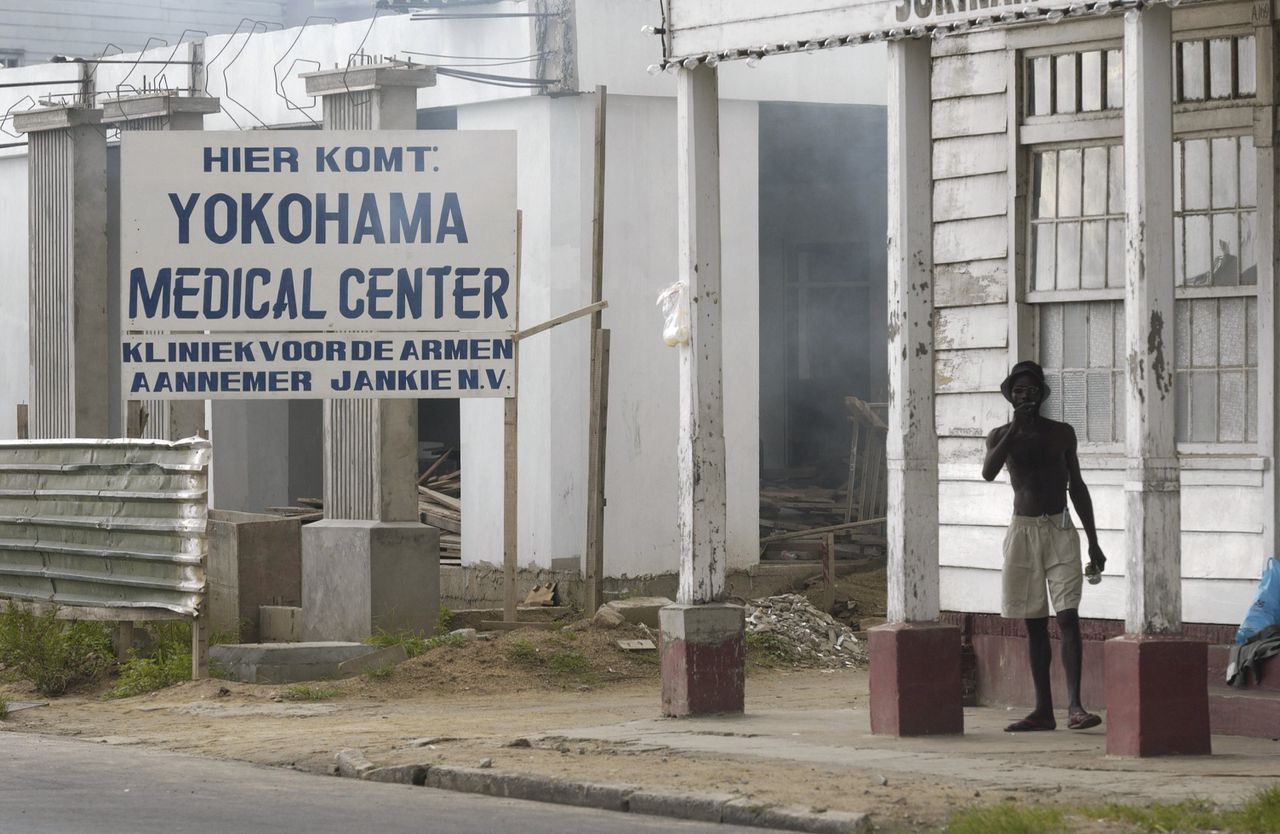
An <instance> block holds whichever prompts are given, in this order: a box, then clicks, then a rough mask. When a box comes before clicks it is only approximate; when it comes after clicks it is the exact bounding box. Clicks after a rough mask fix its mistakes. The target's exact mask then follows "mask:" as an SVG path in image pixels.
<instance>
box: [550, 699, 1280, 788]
mask: <svg viewBox="0 0 1280 834" xmlns="http://www.w3.org/2000/svg"><path fill="white" fill-rule="evenodd" d="M1024 711H1025V710H1023V709H1004V708H992V707H980V708H970V709H966V710H965V734H964V735H963V736H933V737H927V738H893V737H886V736H874V735H871V732H870V729H869V721H868V715H867V710H866V709H865V708H857V707H854V708H841V709H803V710H792V709H755V710H751V711H749V712H748V713H747V714H746V715H745V716H742V717H720V718H685V719H662V718H654V719H645V720H638V721H627V722H625V723H619V724H607V725H596V726H590V725H588V726H577V727H566V728H563V729H558V730H553V731H551V732H548V733H546V734H545V735H544V736H543V737H542V738H543V739H544V740H550V739H565V740H569V741H585V740H590V741H597V742H605V743H609V744H613V745H617V746H622V747H627V746H632V747H635V748H640V749H652V748H654V747H662V748H667V749H670V750H674V751H681V752H685V753H690V754H703V755H712V756H717V757H751V758H756V759H763V760H770V761H776V762H778V763H779V764H780V765H782V764H784V763H785V764H787V765H806V766H809V765H814V766H818V767H820V768H822V769H833V768H834V769H844V768H848V769H849V770H850V771H868V772H872V773H876V774H883V775H884V776H885V777H886V778H891V777H893V776H895V775H897V776H910V777H913V778H920V777H930V778H932V779H933V780H936V781H937V782H938V783H949V784H952V785H969V786H972V787H973V788H974V789H976V790H1000V791H1009V790H1022V791H1031V792H1035V793H1050V794H1059V795H1060V798H1061V799H1062V800H1064V801H1073V800H1075V801H1092V802H1098V801H1106V802H1110V801H1117V802H1126V801H1137V800H1141V801H1157V802H1176V801H1181V800H1186V799H1209V800H1213V801H1215V802H1219V803H1228V804H1230V803H1236V802H1242V801H1244V800H1246V799H1247V798H1249V797H1250V796H1251V795H1252V794H1254V793H1256V792H1257V791H1258V790H1259V789H1261V788H1264V787H1267V786H1269V785H1273V784H1275V783H1276V782H1278V781H1280V755H1277V754H1280V743H1277V742H1276V741H1269V740H1261V739H1252V738H1243V737H1237V736H1215V737H1214V739H1213V751H1214V752H1213V755H1212V756H1183V757H1167V758H1156V759H1122V758H1115V757H1110V756H1107V755H1106V723H1105V721H1104V723H1103V725H1102V726H1101V727H1098V728H1095V729H1093V730H1085V731H1081V732H1072V731H1070V730H1066V729H1064V728H1063V725H1064V724H1065V718H1062V717H1060V718H1059V720H1060V722H1061V723H1060V724H1059V729H1058V730H1055V731H1052V732H1036V733H1018V734H1015V733H1005V732H1003V727H1004V726H1005V725H1006V724H1008V723H1009V722H1011V721H1013V720H1015V719H1016V718H1018V717H1021V715H1022V714H1023V712H1024ZM1104 718H1105V716H1104ZM1277 733H1278V734H1280V728H1277Z"/></svg>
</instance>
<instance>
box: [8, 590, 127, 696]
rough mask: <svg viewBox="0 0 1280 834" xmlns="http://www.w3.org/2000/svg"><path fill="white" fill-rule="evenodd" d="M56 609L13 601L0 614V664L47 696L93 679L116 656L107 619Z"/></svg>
mask: <svg viewBox="0 0 1280 834" xmlns="http://www.w3.org/2000/svg"><path fill="white" fill-rule="evenodd" d="M57 614H58V612H57V611H56V610H55V609H53V608H50V609H49V610H48V611H47V612H46V613H44V614H36V613H35V612H34V611H33V610H32V609H31V608H30V607H28V606H25V605H22V604H20V603H18V602H13V601H11V602H10V603H9V605H8V607H7V608H6V609H5V610H4V612H3V613H0V663H3V664H4V665H6V666H8V667H10V668H12V669H13V670H14V671H15V672H16V673H17V674H18V675H19V676H20V677H21V678H23V679H25V680H28V681H30V682H31V683H32V684H34V685H35V687H36V689H37V690H38V691H39V692H40V693H41V694H43V695H51V696H52V695H61V694H63V693H64V692H66V691H67V690H68V689H69V688H70V687H72V686H75V685H76V684H80V683H85V682H88V681H91V680H93V679H94V678H97V677H98V676H99V675H101V674H102V673H103V672H104V671H106V670H107V668H109V667H110V666H111V664H112V662H113V659H114V657H115V653H114V651H113V650H112V648H111V632H110V630H109V629H108V627H107V625H106V624H104V623H89V622H81V621H77V620H59V619H58V618H57Z"/></svg>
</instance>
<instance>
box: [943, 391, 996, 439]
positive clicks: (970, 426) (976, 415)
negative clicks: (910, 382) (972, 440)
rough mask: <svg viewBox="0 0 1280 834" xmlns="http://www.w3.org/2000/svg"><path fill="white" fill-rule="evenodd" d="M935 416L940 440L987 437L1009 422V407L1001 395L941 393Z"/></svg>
mask: <svg viewBox="0 0 1280 834" xmlns="http://www.w3.org/2000/svg"><path fill="white" fill-rule="evenodd" d="M934 414H935V417H934V419H935V420H936V421H937V426H938V436H939V437H956V436H959V437H986V436H987V432H989V431H991V430H992V429H994V428H995V427H996V426H1001V425H1004V424H1005V423H1007V422H1008V421H1009V404H1008V403H1007V402H1005V399H1004V397H1002V396H1000V395H999V394H938V395H937V401H936V407H935V408H934Z"/></svg>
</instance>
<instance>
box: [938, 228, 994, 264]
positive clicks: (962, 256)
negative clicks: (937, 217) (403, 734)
mask: <svg viewBox="0 0 1280 834" xmlns="http://www.w3.org/2000/svg"><path fill="white" fill-rule="evenodd" d="M1008 254H1009V227H1008V221H1007V219H1006V218H1005V217H1004V216H1000V217H983V218H980V219H978V220H954V221H952V222H950V223H935V224H934V226H933V258H934V263H940V264H943V263H961V262H965V261H980V260H993V259H996V258H1003V257H1005V256H1006V255H1008Z"/></svg>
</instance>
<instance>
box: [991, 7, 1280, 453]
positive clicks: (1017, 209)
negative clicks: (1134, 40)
mask: <svg viewBox="0 0 1280 834" xmlns="http://www.w3.org/2000/svg"><path fill="white" fill-rule="evenodd" d="M1184 11H1185V12H1191V11H1192V9H1191V8H1188V9H1185V10H1182V9H1180V10H1179V12H1178V14H1175V17H1174V28H1175V31H1174V43H1175V47H1174V48H1175V49H1176V48H1177V47H1176V44H1177V43H1178V42H1180V41H1185V40H1195V39H1209V38H1219V37H1229V36H1240V35H1254V36H1255V42H1254V56H1255V61H1256V68H1255V95H1254V97H1253V98H1232V99H1218V100H1206V101H1196V102H1184V103H1178V104H1174V105H1173V119H1174V136H1175V138H1177V139H1186V138H1206V137H1208V138H1212V137H1223V136H1240V135H1252V136H1253V138H1254V146H1255V148H1256V149H1257V154H1258V161H1257V175H1258V188H1257V204H1258V205H1257V223H1258V237H1257V241H1256V243H1255V246H1256V247H1257V253H1256V255H1257V264H1258V265H1257V284H1256V285H1244V286H1232V287H1180V288H1178V290H1177V292H1176V295H1175V298H1176V300H1179V301H1181V300H1184V299H1192V298H1223V297H1240V296H1246V297H1256V298H1257V305H1258V322H1257V324H1258V330H1259V333H1258V346H1257V350H1258V355H1257V378H1258V391H1257V392H1256V396H1257V398H1258V401H1257V407H1256V411H1257V417H1256V419H1257V425H1256V426H1255V429H1254V431H1255V436H1256V437H1257V440H1256V441H1250V442H1212V443H1206V442H1180V443H1178V453H1179V456H1180V457H1187V456H1197V457H1201V458H1205V459H1213V458H1219V459H1224V458H1242V457H1243V458H1249V457H1259V456H1265V457H1270V456H1272V455H1273V453H1274V448H1275V443H1274V440H1273V433H1274V425H1275V415H1274V414H1273V413H1272V410H1273V409H1272V406H1271V403H1270V397H1269V396H1268V392H1270V391H1273V390H1275V385H1276V361H1275V355H1274V352H1275V336H1274V332H1273V331H1274V324H1275V316H1274V314H1273V310H1272V306H1273V298H1274V275H1273V269H1272V263H1271V262H1272V257H1273V256H1272V252H1273V247H1274V230H1273V226H1274V223H1275V214H1274V208H1273V205H1272V203H1273V193H1274V189H1273V187H1272V185H1271V183H1270V182H1269V177H1268V174H1267V172H1269V171H1271V170H1272V169H1273V164H1274V153H1273V149H1272V148H1271V147H1270V136H1269V135H1267V134H1268V132H1269V129H1270V121H1269V119H1267V118H1266V115H1267V114H1266V110H1267V105H1268V103H1269V99H1270V98H1271V95H1272V91H1271V85H1270V83H1269V82H1268V80H1266V79H1265V78H1264V75H1265V73H1269V72H1271V63H1272V60H1271V56H1270V54H1269V49H1270V47H1269V44H1268V43H1267V42H1266V37H1265V33H1267V32H1269V31H1270V30H1269V26H1270V21H1269V20H1267V21H1260V20H1257V19H1256V17H1255V15H1254V12H1253V7H1252V5H1251V4H1246V3H1241V4H1231V5H1225V4H1224V5H1221V6H1219V5H1216V4H1215V5H1214V6H1213V8H1212V9H1209V8H1204V9H1196V10H1195V14H1194V15H1193V14H1184ZM1214 13H1216V17H1214V16H1211V14H1214ZM1219 22H1220V23H1221V25H1212V26H1210V25H1208V24H1214V23H1219ZM1179 23H1181V24H1182V25H1179ZM1119 29H1120V23H1119V21H1118V20H1115V21H1112V20H1099V21H1089V22H1087V23H1086V22H1081V23H1079V24H1077V25H1076V26H1074V27H1070V28H1068V27H1062V28H1061V30H1060V32H1058V33H1055V32H1054V31H1053V30H1052V29H1051V28H1050V27H1037V28H1035V29H1028V30H1024V31H1022V32H1016V31H1015V32H1010V33H1009V36H1008V41H1007V45H1008V53H1009V64H1008V83H1009V88H1008V89H1009V90H1010V91H1011V94H1010V95H1009V120H1008V125H1009V127H1008V130H1009V148H1010V163H1011V166H1013V167H1012V169H1011V171H1010V174H1011V175H1010V176H1009V178H1008V179H1009V202H1008V205H1009V206H1010V211H1009V223H1010V228H1009V232H1010V238H1009V239H1010V246H1009V256H1008V259H1009V282H1010V283H1009V307H1010V339H1009V350H1010V354H1011V361H1013V360H1015V359H1018V358H1026V357H1035V358H1037V359H1038V358H1039V356H1040V334H1039V332H1038V331H1039V321H1040V317H1039V311H1038V310H1037V309H1036V306H1035V305H1037V304H1043V303H1066V302H1087V301H1115V300H1123V298H1124V290H1123V289H1117V288H1102V289H1077V290H1034V289H1033V288H1032V287H1033V284H1034V276H1033V274H1032V271H1031V267H1032V262H1031V259H1032V241H1031V239H1030V230H1031V217H1032V207H1031V205H1030V201H1031V199H1032V194H1031V189H1030V180H1031V173H1032V172H1031V164H1030V161H1031V154H1032V152H1033V151H1036V150H1049V149H1053V148H1055V147H1056V148H1063V147H1066V148H1070V147H1079V146H1082V145H1089V144H1103V143H1117V142H1120V141H1122V139H1123V132H1124V131H1123V110H1101V111H1091V112H1083V113H1073V114H1064V115H1052V116H1026V115H1024V113H1026V112H1027V111H1026V107H1027V104H1028V97H1029V92H1028V90H1027V83H1028V77H1027V67H1028V65H1029V60H1028V59H1030V58H1039V57H1046V56H1050V57H1051V56H1054V55H1059V54H1062V53H1069V52H1085V51H1093V50H1102V51H1106V50H1109V49H1117V48H1121V47H1122V44H1123V40H1122V38H1121V37H1119V34H1120V32H1119ZM1055 35H1056V36H1057V37H1055ZM1170 61H1171V62H1172V61H1173V53H1172V52H1171V54H1170ZM1264 68H1265V70H1264ZM1175 69H1176V67H1175ZM1175 83H1176V79H1175ZM1124 446H1125V444H1124V440H1123V438H1120V439H1119V440H1118V441H1116V442H1111V443H1087V442H1083V441H1082V442H1081V452H1082V455H1084V456H1087V457H1089V458H1095V457H1096V458H1099V459H1101V458H1105V457H1110V456H1114V455H1117V454H1123V453H1124Z"/></svg>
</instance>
